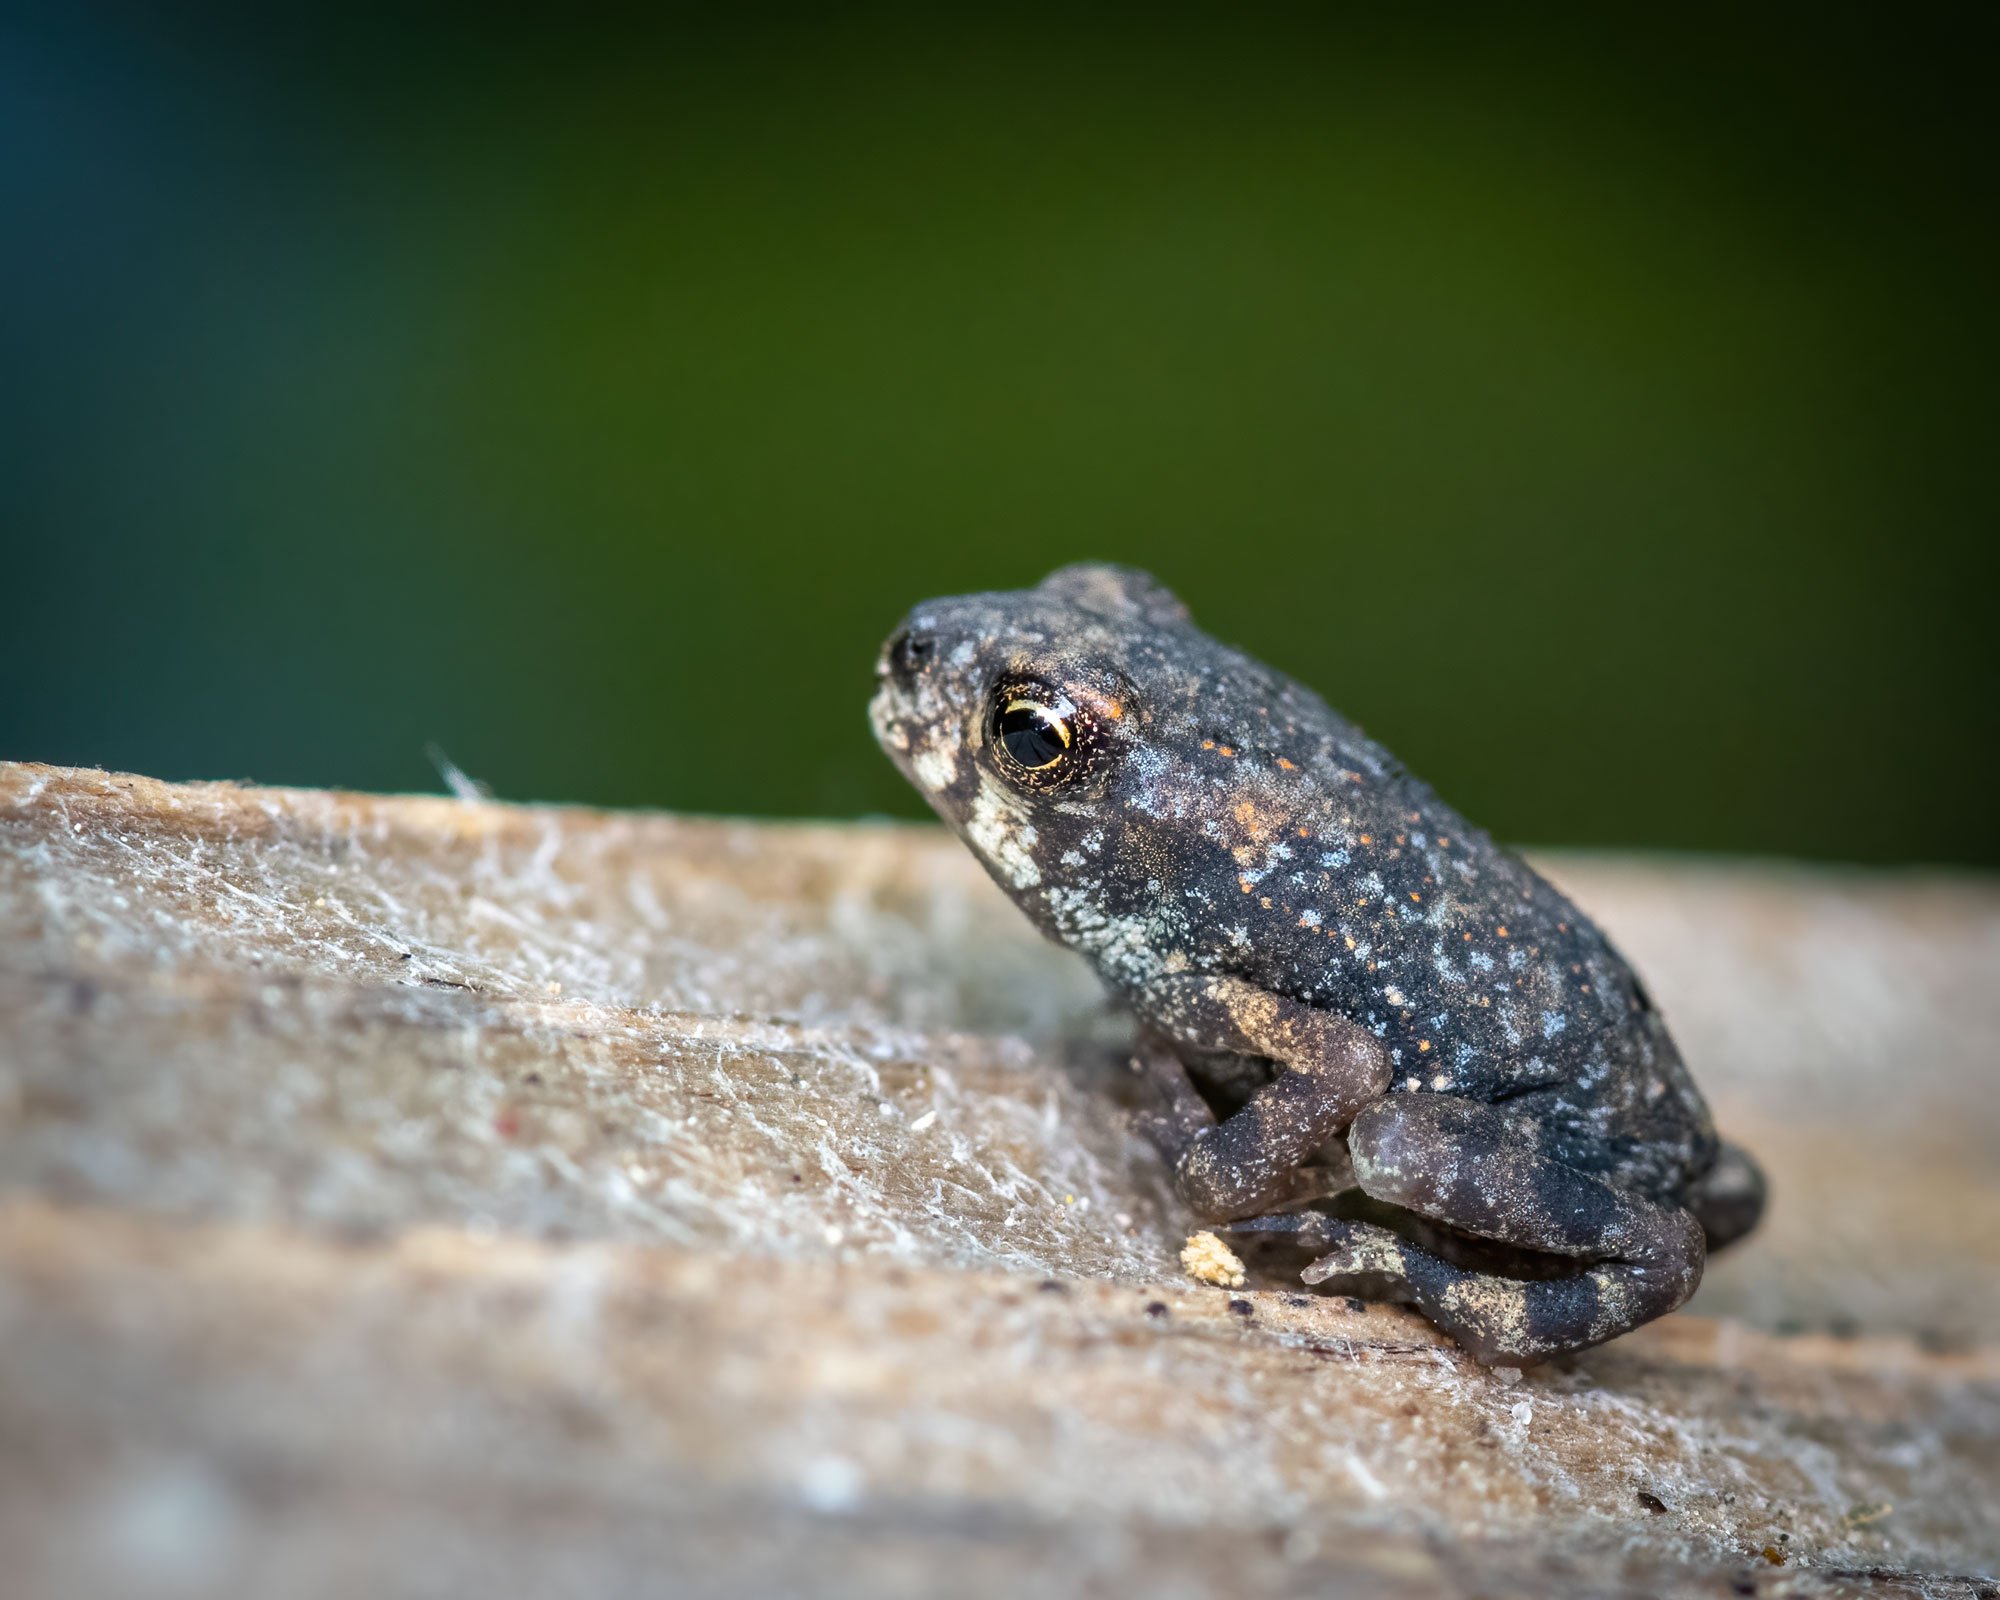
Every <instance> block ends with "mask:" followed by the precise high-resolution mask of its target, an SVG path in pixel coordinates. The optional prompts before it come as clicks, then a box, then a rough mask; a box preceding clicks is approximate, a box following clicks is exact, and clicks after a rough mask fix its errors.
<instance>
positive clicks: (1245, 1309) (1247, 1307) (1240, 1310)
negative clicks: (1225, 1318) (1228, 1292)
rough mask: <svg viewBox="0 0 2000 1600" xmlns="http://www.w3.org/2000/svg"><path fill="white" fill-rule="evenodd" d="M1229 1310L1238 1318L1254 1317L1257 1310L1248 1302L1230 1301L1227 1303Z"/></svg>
mask: <svg viewBox="0 0 2000 1600" xmlns="http://www.w3.org/2000/svg"><path fill="white" fill-rule="evenodd" d="M1229 1309H1230V1310H1231V1311H1233V1312H1235V1313H1236V1314H1237V1315H1238V1316H1239V1317H1250V1316H1255V1315H1256V1313H1257V1308H1256V1307H1255V1306H1253V1305H1251V1304H1250V1302H1249V1301H1248V1300H1232V1301H1230V1302H1229Z"/></svg>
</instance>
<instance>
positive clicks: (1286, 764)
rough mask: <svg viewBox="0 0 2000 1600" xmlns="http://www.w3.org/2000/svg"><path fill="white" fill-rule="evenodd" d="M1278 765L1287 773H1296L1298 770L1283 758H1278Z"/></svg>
mask: <svg viewBox="0 0 2000 1600" xmlns="http://www.w3.org/2000/svg"><path fill="white" fill-rule="evenodd" d="M1278 765H1279V766H1281V767H1283V768H1284V769H1285V770H1286V771H1287V772H1296V771H1297V770H1298V768H1296V767H1294V766H1293V765H1292V764H1291V762H1289V761H1287V760H1286V759H1285V758H1284V757H1283V756H1279V757H1278Z"/></svg>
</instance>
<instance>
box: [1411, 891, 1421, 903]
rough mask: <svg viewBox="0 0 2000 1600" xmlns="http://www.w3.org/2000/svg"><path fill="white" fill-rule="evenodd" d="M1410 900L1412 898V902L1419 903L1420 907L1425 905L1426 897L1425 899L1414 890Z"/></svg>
mask: <svg viewBox="0 0 2000 1600" xmlns="http://www.w3.org/2000/svg"><path fill="white" fill-rule="evenodd" d="M1410 898H1411V899H1412V900H1414V901H1416V902H1417V903H1418V904H1419V905H1421V904H1422V903H1423V898H1424V897H1423V896H1422V895H1420V894H1418V893H1417V891H1416V890H1414V889H1412V890H1411V891H1410Z"/></svg>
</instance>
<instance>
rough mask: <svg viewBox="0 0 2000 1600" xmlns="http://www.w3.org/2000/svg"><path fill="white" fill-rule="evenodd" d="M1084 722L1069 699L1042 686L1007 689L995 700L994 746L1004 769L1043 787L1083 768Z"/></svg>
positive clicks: (991, 728)
mask: <svg viewBox="0 0 2000 1600" xmlns="http://www.w3.org/2000/svg"><path fill="white" fill-rule="evenodd" d="M1085 732H1086V727H1085V723H1084V719H1083V717H1082V716H1081V714H1080V713H1079V712H1078V711H1077V709H1076V707H1075V706H1074V705H1073V704H1071V702H1070V699H1069V696H1067V695H1065V694H1061V693H1058V692H1057V691H1055V690H1052V689H1047V688H1044V687H1043V686H1042V685H1040V684H1014V685H1003V686H1002V687H1001V688H1000V690H999V691H998V692H997V693H996V694H995V695H994V696H993V706H992V712H991V723H990V725H989V727H988V730H987V733H988V742H989V743H990V744H991V745H992V747H993V754H994V759H995V760H996V761H997V762H998V763H999V766H1000V770H1001V771H1002V772H1004V773H1006V774H1007V776H1008V777H1010V778H1013V779H1015V780H1016V781H1018V782H1021V783H1027V784H1032V785H1035V786H1037V787H1040V786H1043V785H1047V784H1051V783H1057V782H1066V781H1067V780H1068V779H1070V778H1071V777H1074V776H1075V775H1076V774H1077V772H1078V771H1079V770H1080V769H1081V767H1082V764H1083V763H1082V760H1081V758H1082V756H1083V754H1084V751H1083V735H1084V733H1085Z"/></svg>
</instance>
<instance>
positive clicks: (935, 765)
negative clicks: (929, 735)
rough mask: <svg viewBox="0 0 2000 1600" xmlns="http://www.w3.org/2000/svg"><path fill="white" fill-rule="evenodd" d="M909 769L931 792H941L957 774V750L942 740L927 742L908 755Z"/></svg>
mask: <svg viewBox="0 0 2000 1600" xmlns="http://www.w3.org/2000/svg"><path fill="white" fill-rule="evenodd" d="M910 771H911V772H912V773H913V774H914V775H915V777H916V780H917V782H918V783H920V784H922V785H923V786H924V787H925V788H926V789H928V790H929V791H930V792H931V793H932V794H943V793H944V792H945V790H947V789H949V788H950V787H951V785H952V781H953V780H954V779H955V778H957V776H958V752H957V751H956V750H954V749H953V748H952V747H951V746H950V745H948V744H946V743H945V742H944V741H943V740H938V741H936V742H935V743H931V744H927V745H925V746H923V747H922V748H921V749H919V750H918V751H917V752H916V754H914V755H913V756H911V757H910Z"/></svg>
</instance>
